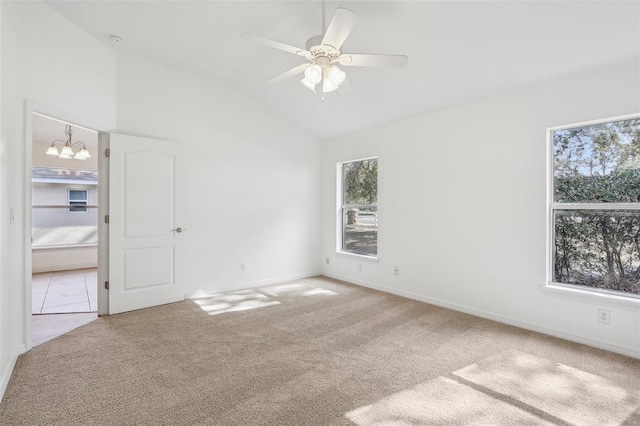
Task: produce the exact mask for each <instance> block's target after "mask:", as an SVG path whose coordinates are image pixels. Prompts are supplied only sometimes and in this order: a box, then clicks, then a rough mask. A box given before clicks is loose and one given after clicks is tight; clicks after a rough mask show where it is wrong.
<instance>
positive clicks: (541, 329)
mask: <svg viewBox="0 0 640 426" xmlns="http://www.w3.org/2000/svg"><path fill="white" fill-rule="evenodd" d="M322 275H324V276H327V277H330V278H334V279H337V280H341V281H345V282H348V283H350V284H355V285H359V286H362V287H367V288H371V289H374V290H379V291H383V292H385V293H390V294H395V295H397V296H402V297H406V298H408V299H413V300H417V301H419V302H425V303H429V304H431V305H436V306H440V307H443V308H447V309H451V310H454V311H458V312H464V313H465V314H469V315H474V316H476V317H481V318H485V319H489V320H492V321H497V322H500V323H503V324H508V325H512V326H514V327H519V328H524V329H525V330H531V331H535V332H538V333H542V334H547V335H549V336H554V337H558V338H560V339H564V340H569V341H571V342H576V343H582V344H584V345H588V346H593V347H595V348H599V349H604V350H606V351H610V352H615V353H618V354H621V355H626V356H630V357H633V358H638V359H640V348H634V347H631V346H624V345H617V344H612V343H610V342H605V341H602V340H599V339H594V338H592V337H587V336H583V335H580V334H575V333H567V332H566V331H563V330H558V329H555V328H549V327H546V326H542V325H538V324H534V323H530V322H527V321H521V320H518V319H515V318H511V317H507V316H503V315H498V314H494V313H491V312H486V311H482V310H479V309H475V308H471V307H468V306H464V305H459V304H457V303H451V302H447V301H445V300H440V299H434V298H431V297H425V296H421V295H419V294H415V293H411V292H408V291H402V290H396V289H393V288H389V287H385V286H381V285H377V284H372V283H370V282H366V281H362V280H354V279H352V278H350V277H343V276H340V275H336V274H330V273H327V272H323V274H322Z"/></svg>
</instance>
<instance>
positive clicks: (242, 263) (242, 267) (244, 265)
mask: <svg viewBox="0 0 640 426" xmlns="http://www.w3.org/2000/svg"><path fill="white" fill-rule="evenodd" d="M240 270H241V271H246V270H247V264H246V263H244V262H240Z"/></svg>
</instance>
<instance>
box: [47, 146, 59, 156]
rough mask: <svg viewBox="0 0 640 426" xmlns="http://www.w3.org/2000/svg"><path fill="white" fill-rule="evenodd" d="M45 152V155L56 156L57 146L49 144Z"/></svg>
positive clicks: (57, 154) (57, 153)
mask: <svg viewBox="0 0 640 426" xmlns="http://www.w3.org/2000/svg"><path fill="white" fill-rule="evenodd" d="M45 154H47V155H55V156H56V157H57V156H59V155H60V153H59V152H58V148H56V147H55V146H54V145H51V146H50V147H49V148H48V149H47V152H45Z"/></svg>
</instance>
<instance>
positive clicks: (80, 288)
mask: <svg viewBox="0 0 640 426" xmlns="http://www.w3.org/2000/svg"><path fill="white" fill-rule="evenodd" d="M31 289H32V296H31V313H32V314H60V313H71V312H95V311H97V310H98V303H97V300H98V270H97V268H90V269H75V270H72V271H58V272H43V273H39V274H33V276H32V284H31Z"/></svg>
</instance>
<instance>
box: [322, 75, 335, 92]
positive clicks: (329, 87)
mask: <svg viewBox="0 0 640 426" xmlns="http://www.w3.org/2000/svg"><path fill="white" fill-rule="evenodd" d="M337 89H338V85H337V84H333V83H332V82H331V79H330V78H329V77H327V78H325V79H324V80H322V91H323V92H324V93H329V92H333V91H334V90H337Z"/></svg>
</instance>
